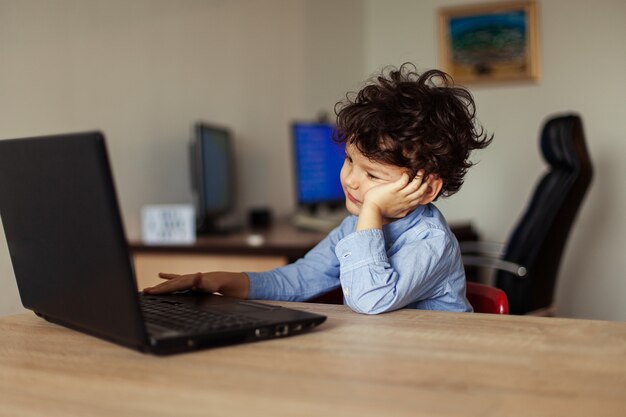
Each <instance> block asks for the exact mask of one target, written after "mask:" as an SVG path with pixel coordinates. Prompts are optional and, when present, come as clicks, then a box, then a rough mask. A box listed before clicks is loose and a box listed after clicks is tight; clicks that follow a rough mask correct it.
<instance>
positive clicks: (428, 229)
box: [144, 64, 492, 314]
mask: <svg viewBox="0 0 626 417" xmlns="http://www.w3.org/2000/svg"><path fill="white" fill-rule="evenodd" d="M335 110H336V113H337V131H338V132H339V137H338V138H337V140H339V141H341V142H344V143H345V144H346V160H345V162H344V165H343V168H342V169H341V174H340V179H341V184H342V187H343V190H344V193H345V196H346V208H347V209H348V211H349V212H350V213H351V214H352V216H348V217H347V218H346V219H344V221H343V222H342V223H341V224H340V225H339V226H338V227H337V228H336V229H334V230H333V231H331V232H330V233H329V234H328V236H327V237H326V238H325V239H324V240H322V242H320V243H319V244H318V245H317V246H316V247H315V248H313V249H312V250H311V251H309V253H307V254H306V256H305V257H304V258H302V259H299V260H298V261H297V262H295V263H293V264H290V265H287V266H284V267H281V268H277V269H274V270H272V271H267V272H261V273H250V272H248V273H232V272H209V273H200V272H199V273H196V274H187V275H178V274H165V273H161V274H159V276H160V277H161V278H164V279H166V280H167V281H166V282H164V283H161V284H159V285H157V286H155V287H152V288H146V289H145V290H144V291H145V292H146V293H150V294H159V293H164V292H171V291H178V290H185V289H190V288H191V289H196V290H203V291H208V292H219V293H222V294H224V295H230V296H234V297H240V298H251V299H270V300H288V301H302V300H307V299H310V298H313V297H315V296H317V295H320V294H323V293H325V292H328V291H330V290H332V289H334V288H337V287H339V286H341V287H342V289H343V293H344V297H345V302H346V304H347V305H348V306H350V308H352V309H353V310H354V311H357V312H360V313H366V314H378V313H383V312H386V311H392V310H396V309H399V308H403V307H411V308H419V309H430V310H447V311H472V307H471V305H470V304H469V303H468V301H467V299H466V298H465V274H464V271H463V264H462V262H461V255H460V251H459V247H458V243H457V241H456V239H455V237H454V235H453V234H452V233H451V232H450V229H449V227H448V225H447V223H446V221H445V219H444V217H443V215H442V214H441V213H440V212H439V211H438V210H437V208H435V206H434V205H432V204H431V202H432V201H434V200H436V199H437V198H438V197H439V195H444V196H448V195H451V194H453V193H455V192H456V191H458V190H459V188H460V187H461V185H462V183H463V176H464V175H465V173H466V172H467V170H468V168H469V167H470V166H471V165H472V164H471V162H469V161H468V158H469V154H470V152H471V151H472V150H473V149H481V148H484V147H485V146H487V145H488V144H489V143H490V142H491V139H492V138H491V137H487V135H486V134H485V132H484V131H483V130H482V128H477V127H476V125H475V107H474V101H473V99H472V96H471V94H470V93H469V92H468V91H467V90H465V89H463V88H461V87H457V86H455V85H454V84H453V83H452V80H451V79H450V77H449V76H448V75H447V74H445V73H443V72H441V71H438V70H430V71H427V72H425V73H424V74H422V75H420V74H418V73H417V72H416V71H415V67H414V66H412V65H410V64H404V65H402V66H401V67H400V68H399V69H397V70H395V69H391V70H390V71H389V72H388V74H385V73H384V72H383V73H382V74H381V75H380V76H378V77H377V78H376V79H375V80H373V81H372V82H370V83H369V84H368V85H366V86H365V87H364V88H362V89H361V90H360V91H359V92H358V93H357V94H356V95H355V96H354V97H350V96H347V98H346V100H345V101H344V102H340V103H338V104H337V106H336V109H335Z"/></svg>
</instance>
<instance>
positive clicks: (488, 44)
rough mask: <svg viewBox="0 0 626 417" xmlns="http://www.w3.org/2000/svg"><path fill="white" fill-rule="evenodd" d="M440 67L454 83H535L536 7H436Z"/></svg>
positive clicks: (510, 4) (504, 4)
mask: <svg viewBox="0 0 626 417" xmlns="http://www.w3.org/2000/svg"><path fill="white" fill-rule="evenodd" d="M439 54H440V64H441V68H442V69H443V70H444V71H446V72H447V73H448V74H450V75H451V76H452V78H454V80H455V81H456V82H458V83H461V84H463V83H466V84H472V83H481V82H501V81H517V80H527V81H537V80H538V79H539V44H538V34H537V5H536V2H535V1H533V0H530V1H511V2H496V3H488V4H482V5H471V6H458V7H445V8H441V9H439Z"/></svg>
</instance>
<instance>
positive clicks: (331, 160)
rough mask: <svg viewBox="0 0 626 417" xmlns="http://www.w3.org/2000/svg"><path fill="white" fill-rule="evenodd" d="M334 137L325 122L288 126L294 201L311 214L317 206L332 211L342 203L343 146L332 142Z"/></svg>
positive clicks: (331, 126)
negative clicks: (290, 141) (291, 151)
mask: <svg viewBox="0 0 626 417" xmlns="http://www.w3.org/2000/svg"><path fill="white" fill-rule="evenodd" d="M334 134H335V127H334V126H333V125H331V124H328V123H302V122H297V123H293V124H292V141H293V143H292V145H293V146H292V148H293V163H294V168H295V185H296V195H297V202H298V205H299V206H300V207H304V208H307V209H308V210H309V211H311V212H314V211H315V210H316V209H317V208H318V206H322V205H324V206H327V207H330V208H335V207H339V206H342V205H343V203H344V199H345V197H344V193H343V189H342V188H341V181H340V180H339V173H340V171H341V166H342V165H343V162H344V160H345V157H346V153H345V146H344V145H343V144H341V143H337V142H335V141H334V140H333V136H334Z"/></svg>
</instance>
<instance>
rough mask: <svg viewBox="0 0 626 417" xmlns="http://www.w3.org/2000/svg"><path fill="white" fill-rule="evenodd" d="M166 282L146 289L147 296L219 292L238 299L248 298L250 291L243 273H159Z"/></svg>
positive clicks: (248, 283) (248, 281) (248, 282)
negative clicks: (178, 292)
mask: <svg viewBox="0 0 626 417" xmlns="http://www.w3.org/2000/svg"><path fill="white" fill-rule="evenodd" d="M159 278H163V279H165V280H166V281H165V282H162V283H160V284H158V285H155V286H154V287H148V288H144V290H143V292H144V293H146V294H166V293H171V292H176V291H185V290H192V291H204V292H208V293H214V292H219V293H220V294H222V295H228V296H231V297H237V298H247V297H248V291H249V289H250V280H249V279H248V276H247V275H246V274H244V273H241V272H204V273H202V272H197V273H195V274H183V275H181V274H171V273H164V272H160V273H159Z"/></svg>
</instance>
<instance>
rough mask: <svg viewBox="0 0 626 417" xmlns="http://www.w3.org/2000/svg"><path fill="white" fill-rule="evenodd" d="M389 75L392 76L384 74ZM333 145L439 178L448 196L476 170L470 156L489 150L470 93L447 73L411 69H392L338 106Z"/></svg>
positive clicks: (410, 65) (349, 95)
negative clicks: (456, 83) (480, 150)
mask: <svg viewBox="0 0 626 417" xmlns="http://www.w3.org/2000/svg"><path fill="white" fill-rule="evenodd" d="M386 72H388V74H385V73H386ZM335 114H336V115H337V136H336V137H335V140H337V141H339V142H342V143H348V144H351V145H355V146H356V147H357V149H358V150H359V152H361V153H362V154H363V155H364V156H365V157H367V158H368V159H370V160H372V161H376V162H379V163H384V164H388V165H395V166H399V167H403V168H408V169H409V171H410V173H411V177H413V176H415V175H416V174H417V172H418V171H419V170H424V174H425V177H426V176H427V175H429V174H435V175H438V176H439V177H440V178H441V179H442V181H443V186H442V189H441V192H440V195H444V196H450V195H452V194H454V193H456V192H457V191H458V190H459V189H460V188H461V185H462V184H463V177H464V176H465V174H466V173H467V170H468V169H469V168H470V167H471V166H472V165H473V163H472V162H470V161H469V160H468V158H469V155H470V152H471V151H472V150H474V149H482V148H484V147H486V146H487V145H489V144H490V143H491V141H492V139H493V135H491V136H488V135H487V134H486V132H485V131H484V129H483V128H482V127H481V126H479V125H478V124H477V122H476V119H475V115H476V107H475V105H474V99H473V98H472V95H471V93H470V92H469V91H468V90H467V89H465V88H463V87H461V86H457V85H455V84H454V81H453V80H452V78H451V77H450V76H449V75H448V74H446V73H445V72H443V71H439V70H429V71H426V72H424V73H423V74H421V75H420V74H419V73H418V72H417V70H416V68H415V66H414V65H413V64H410V63H405V64H402V65H401V66H400V68H399V69H396V68H395V67H388V68H386V69H385V70H383V71H382V73H381V74H380V75H379V76H377V77H375V78H374V79H373V80H372V81H371V82H370V83H368V84H367V85H366V86H365V87H363V88H362V89H361V90H360V91H359V92H357V93H354V92H352V93H348V94H347V95H346V99H345V100H344V101H340V102H338V103H337V104H336V105H335Z"/></svg>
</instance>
